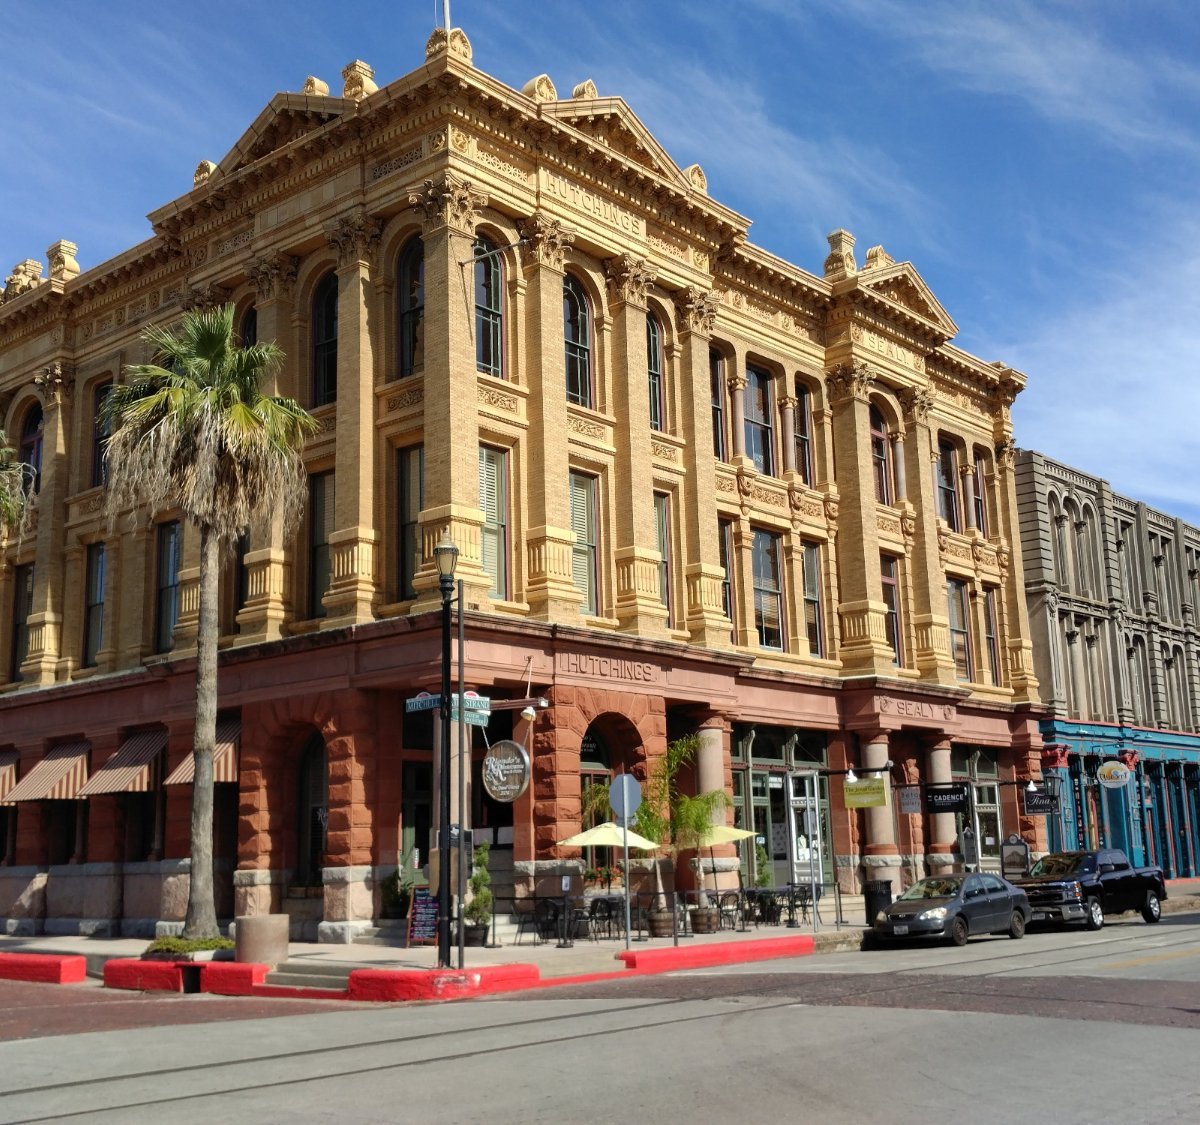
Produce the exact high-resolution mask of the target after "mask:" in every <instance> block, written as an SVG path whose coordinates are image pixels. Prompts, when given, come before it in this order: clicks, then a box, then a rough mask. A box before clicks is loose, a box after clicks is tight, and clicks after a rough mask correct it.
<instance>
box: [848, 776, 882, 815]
mask: <svg viewBox="0 0 1200 1125" xmlns="http://www.w3.org/2000/svg"><path fill="white" fill-rule="evenodd" d="M883 784H884V779H883V778H882V777H862V778H859V779H858V780H857V781H843V782H842V797H843V799H844V800H845V802H846V808H848V809H873V808H878V807H879V806H880V805H886V804H887V796H886V794H885V793H884V788H883Z"/></svg>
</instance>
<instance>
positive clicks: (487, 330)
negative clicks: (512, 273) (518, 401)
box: [475, 238, 504, 379]
mask: <svg viewBox="0 0 1200 1125" xmlns="http://www.w3.org/2000/svg"><path fill="white" fill-rule="evenodd" d="M475 366H476V368H477V369H478V370H480V371H482V372H483V373H484V374H485V375H494V376H495V377H496V378H497V379H502V378H503V377H504V278H503V275H502V274H501V272H500V255H499V254H498V253H497V252H496V248H495V247H494V246H493V245H492V244H491V243H490V242H489V241H488V240H487V239H486V238H477V239H476V240H475Z"/></svg>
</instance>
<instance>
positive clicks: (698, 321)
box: [675, 285, 717, 336]
mask: <svg viewBox="0 0 1200 1125" xmlns="http://www.w3.org/2000/svg"><path fill="white" fill-rule="evenodd" d="M675 313H676V318H677V322H678V324H679V329H680V331H681V332H695V333H697V334H698V335H701V336H711V335H712V330H713V325H714V324H715V323H716V320H717V299H716V297H714V296H713V295H712V293H710V292H709V291H708V290H707V289H699V288H697V287H696V286H694V285H689V286H688V287H687V288H686V289H683V290H681V291H680V292H678V293H676V294H675Z"/></svg>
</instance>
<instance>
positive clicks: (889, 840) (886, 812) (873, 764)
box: [859, 731, 900, 894]
mask: <svg viewBox="0 0 1200 1125" xmlns="http://www.w3.org/2000/svg"><path fill="white" fill-rule="evenodd" d="M859 743H860V745H861V746H862V771H863V773H864V774H872V773H876V772H881V773H883V775H884V777H885V782H884V790H883V791H884V804H882V805H879V806H876V807H875V808H871V809H867V810H866V813H867V817H866V819H867V837H866V843H865V845H864V847H863V868H864V872H863V874H864V877H865V878H867V879H890V880H891V883H892V893H893V894H896V893H898V892H899V890H900V852H899V849H898V848H897V847H896V820H895V817H894V816H893V814H892V782H891V777H890V775H889V771H888V768H887V763H888V758H889V744H888V734H887V731H876V732H875V733H874V734H871V735H860V736H859Z"/></svg>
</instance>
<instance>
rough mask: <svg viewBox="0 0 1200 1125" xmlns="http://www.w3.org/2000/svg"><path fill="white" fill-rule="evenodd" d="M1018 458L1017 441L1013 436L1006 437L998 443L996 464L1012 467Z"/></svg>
mask: <svg viewBox="0 0 1200 1125" xmlns="http://www.w3.org/2000/svg"><path fill="white" fill-rule="evenodd" d="M1016 460H1017V443H1016V442H1015V441H1013V439H1012V438H1005V439H1004V440H1003V441H1002V442H998V443H997V445H996V464H997V465H1001V466H1003V467H1004V468H1005V469H1011V468H1012V467H1013V465H1014V464H1015V463H1016Z"/></svg>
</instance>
